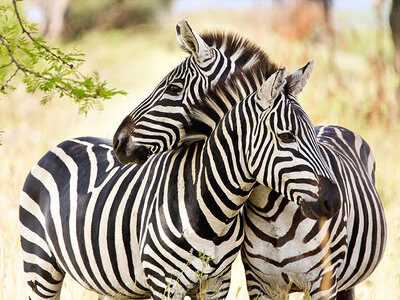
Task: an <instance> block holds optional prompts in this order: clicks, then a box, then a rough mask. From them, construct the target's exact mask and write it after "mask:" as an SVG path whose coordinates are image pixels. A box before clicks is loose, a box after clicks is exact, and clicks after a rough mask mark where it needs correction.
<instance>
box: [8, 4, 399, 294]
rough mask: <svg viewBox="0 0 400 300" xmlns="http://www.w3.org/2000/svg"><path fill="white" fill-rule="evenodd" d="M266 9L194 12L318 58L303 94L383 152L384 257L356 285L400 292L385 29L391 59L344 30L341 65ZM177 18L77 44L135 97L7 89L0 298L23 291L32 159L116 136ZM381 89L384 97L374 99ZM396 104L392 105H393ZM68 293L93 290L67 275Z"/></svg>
mask: <svg viewBox="0 0 400 300" xmlns="http://www.w3.org/2000/svg"><path fill="white" fill-rule="evenodd" d="M262 13H263V12H259V13H258V14H254V15H250V16H248V15H244V14H240V15H237V16H236V15H234V16H233V18H230V19H227V18H224V17H222V16H221V15H219V14H217V13H215V14H207V18H206V17H205V16H204V15H201V16H199V15H193V16H191V17H188V20H189V21H191V24H192V25H193V27H194V28H195V29H196V30H198V31H201V30H203V29H207V28H208V29H209V28H221V29H227V28H229V29H230V30H232V31H236V32H240V33H242V34H243V35H245V36H247V37H249V38H250V39H252V40H254V41H257V43H258V44H259V45H261V46H262V47H263V48H264V49H265V50H266V51H267V52H268V53H270V54H271V58H272V59H273V60H274V61H276V62H278V63H279V64H280V65H286V66H287V67H288V69H289V71H293V70H295V69H297V68H298V67H300V66H302V65H304V64H305V63H306V62H307V61H308V60H309V59H311V58H313V59H315V61H316V66H315V70H314V74H313V75H312V77H311V80H310V83H309V84H308V86H307V87H306V89H305V91H304V93H303V95H302V97H301V99H300V100H301V102H302V104H303V106H304V108H305V110H306V111H307V112H308V113H309V115H310V117H311V119H312V120H313V122H314V124H338V125H342V126H345V127H348V128H350V129H352V130H354V131H356V132H358V133H360V134H361V135H362V136H363V137H364V138H365V139H366V140H367V141H368V143H369V144H370V145H371V147H372V149H373V151H374V153H375V156H376V160H377V187H378V190H379V193H380V195H381V197H382V200H383V203H384V206H385V210H386V214H387V223H388V230H389V232H388V233H389V235H388V244H387V248H386V253H385V257H384V259H383V261H382V263H381V264H380V265H379V267H378V269H377V270H376V271H375V272H374V274H373V275H372V276H371V277H370V278H369V279H368V280H366V281H365V282H364V283H362V284H361V285H360V286H359V287H358V288H357V291H356V293H357V299H400V291H399V290H400V208H399V206H398V205H397V203H396V202H397V197H398V195H399V194H400V185H399V183H400V155H399V154H400V152H399V149H400V142H399V137H400V126H399V125H398V124H399V121H400V119H399V108H398V107H396V104H395V99H394V90H395V85H396V84H397V83H398V81H399V80H398V78H396V77H395V74H394V71H393V69H392V67H391V66H389V63H390V52H391V48H390V44H389V39H388V35H387V32H385V33H384V41H385V42H384V43H385V44H384V46H385V48H384V49H385V52H384V57H383V60H384V63H385V64H384V65H381V66H378V68H373V63H374V62H375V61H376V56H374V55H375V54H374V53H375V50H376V49H375V48H374V47H375V41H374V40H373V38H372V39H371V35H370V34H369V33H363V32H357V33H356V34H352V35H351V34H349V33H345V32H342V33H339V34H338V40H337V49H336V50H337V51H336V55H335V66H336V68H335V70H336V71H335V70H334V69H332V65H331V64H330V56H329V53H330V50H329V48H328V46H327V45H325V44H318V43H312V42H310V41H302V42H299V41H293V40H285V39H282V38H280V37H279V36H277V35H276V34H274V33H273V32H272V31H270V30H269V26H268V24H267V23H265V22H263V18H262V16H261V15H260V14H262ZM175 19H176V18H173V19H169V18H167V19H166V20H165V24H163V25H162V26H157V25H153V26H141V27H135V28H132V29H130V30H128V31H126V32H120V31H115V32H108V33H100V32H94V33H91V34H89V35H87V36H86V37H85V38H84V39H83V40H82V41H80V45H79V48H81V49H82V50H83V51H84V52H85V53H86V54H87V61H88V62H87V64H86V68H87V69H88V70H91V69H97V70H99V71H100V74H101V75H102V76H103V78H104V79H107V80H108V81H109V82H110V83H111V84H112V85H113V86H115V87H117V88H121V89H125V90H127V91H128V92H129V93H130V96H129V97H118V98H116V99H113V100H112V101H110V102H108V103H106V104H105V106H104V111H102V112H98V111H93V112H90V113H89V115H88V116H87V117H85V116H83V115H78V114H77V107H75V106H74V105H73V104H72V103H70V102H69V101H68V100H67V99H62V100H58V99H55V100H54V101H53V102H52V103H50V104H49V105H47V106H45V107H42V106H40V105H39V104H38V99H39V97H38V96H31V95H27V94H26V93H25V92H24V90H23V87H20V88H18V89H17V90H16V91H15V92H14V93H12V94H10V95H9V96H7V97H2V99H1V102H0V130H4V131H5V133H4V134H3V136H2V137H1V140H2V142H3V146H2V147H0V161H1V162H2V165H1V171H0V211H2V212H3V213H2V217H1V219H0V299H26V291H25V285H24V282H23V280H22V265H21V260H20V246H19V237H18V231H19V229H18V198H19V193H20V190H21V188H22V184H23V181H24V179H25V177H26V175H27V174H28V172H29V170H30V168H31V167H32V166H33V165H34V164H35V163H36V162H37V161H38V160H39V158H40V157H41V156H42V155H43V154H44V153H45V152H46V151H47V150H48V149H49V148H50V147H52V146H54V145H55V144H57V143H59V142H60V141H62V140H64V139H67V138H71V137H76V136H86V135H92V136H101V137H108V138H111V137H112V135H113V133H114V131H115V130H116V128H117V126H118V125H119V123H120V121H121V120H122V118H123V117H124V116H125V115H126V114H127V113H129V112H130V111H131V110H132V108H133V107H134V106H135V105H136V104H137V103H138V102H139V101H140V100H141V99H144V97H145V96H146V95H147V94H148V93H149V92H150V91H151V89H152V88H153V87H154V86H155V85H156V84H157V83H158V82H159V80H161V78H162V77H163V76H164V75H165V74H166V73H167V72H168V71H169V70H171V69H172V68H173V67H174V66H175V65H177V64H178V62H180V61H181V60H182V59H183V57H184V55H185V54H184V53H182V52H181V51H180V50H179V49H178V46H177V43H176V41H175V35H174V21H175ZM216 20H218V21H216ZM232 20H234V21H232ZM249 20H251V21H249ZM373 36H375V35H373ZM366 45H367V46H366ZM66 46H69V45H66ZM365 47H368V48H365ZM359 49H362V51H358V50H359ZM382 90H383V94H382ZM378 91H381V92H380V93H379V94H378ZM377 95H379V97H380V98H379V99H378V106H376V105H375V106H373V103H376V100H377ZM393 108H394V109H395V110H396V111H395V112H394V113H393V111H390V109H393ZM242 271H243V270H242V269H241V268H240V264H237V265H236V266H235V271H234V274H235V276H234V282H235V285H237V286H240V287H241V288H240V289H239V290H238V289H237V288H235V289H234V290H233V291H232V294H231V296H230V297H231V299H232V298H233V299H244V298H246V291H245V287H244V282H243V273H242ZM62 298H63V299H96V296H95V295H94V294H92V293H90V292H88V291H85V290H83V289H82V288H80V287H79V286H78V285H76V284H74V283H72V281H71V280H70V279H68V280H67V281H66V283H65V288H64V294H63V295H62Z"/></svg>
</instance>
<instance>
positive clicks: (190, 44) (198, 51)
mask: <svg viewBox="0 0 400 300" xmlns="http://www.w3.org/2000/svg"><path fill="white" fill-rule="evenodd" d="M176 37H177V38H178V41H179V44H180V45H181V46H182V47H183V48H184V49H185V50H187V51H188V52H189V53H191V54H193V55H194V56H195V57H196V59H197V60H198V61H199V62H204V61H206V60H208V59H209V58H211V57H212V56H213V54H212V51H211V49H210V47H208V45H207V44H206V43H205V42H204V40H203V39H202V38H201V37H200V35H199V34H198V33H197V32H196V31H194V30H193V29H192V28H191V27H190V26H189V23H188V22H187V21H185V20H179V21H178V23H177V24H176Z"/></svg>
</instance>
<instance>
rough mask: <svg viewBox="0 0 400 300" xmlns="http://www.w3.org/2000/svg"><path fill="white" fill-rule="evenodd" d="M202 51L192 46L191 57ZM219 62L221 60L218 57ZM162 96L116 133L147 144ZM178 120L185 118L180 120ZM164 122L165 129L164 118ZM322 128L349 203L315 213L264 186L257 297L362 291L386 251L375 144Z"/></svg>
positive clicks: (256, 201) (250, 238) (246, 78)
mask: <svg viewBox="0 0 400 300" xmlns="http://www.w3.org/2000/svg"><path fill="white" fill-rule="evenodd" d="M226 39H229V38H228V37H226ZM197 43H198V44H201V43H202V40H201V39H197ZM260 52H262V51H260V50H259V49H258V50H257V51H255V52H253V58H254V60H253V61H257V58H263V57H264V58H265V55H263V54H262V53H260ZM195 53H196V52H195V51H192V53H191V54H192V56H191V57H193V56H195ZM192 59H193V58H192ZM214 65H215V67H216V66H217V65H218V61H215V62H214ZM266 65H268V66H269V68H270V70H274V69H276V67H275V65H273V64H271V63H270V62H268V61H267V62H266ZM265 70H267V68H266V66H265V64H264V65H263V64H260V62H259V61H258V62H257V63H255V64H253V65H251V66H250V67H249V69H248V70H242V71H241V76H242V79H243V80H242V83H241V87H240V88H238V89H237V90H236V91H235V92H234V94H235V95H230V96H229V97H225V99H222V100H221V99H219V97H218V95H217V97H215V98H214V99H213V100H215V103H212V104H211V103H209V104H210V108H209V110H210V112H209V114H210V118H213V117H212V116H215V115H221V113H220V112H221V111H222V112H223V111H226V110H227V109H229V108H230V107H231V106H232V105H234V103H237V102H238V101H240V99H243V98H244V97H246V95H248V94H250V93H251V92H252V91H254V90H255V89H257V87H258V86H259V85H260V84H261V82H262V78H263V76H262V75H263V74H265V73H266V74H269V72H270V70H268V71H265ZM236 73H238V72H236ZM229 81H230V80H229V79H228V80H227V82H228V83H229ZM171 82H173V80H172V81H171ZM225 84H226V83H225ZM218 85H220V86H222V84H217V85H216V86H218ZM192 88H193V87H192ZM188 90H190V88H187V87H186V86H183V87H182V88H181V91H180V95H183V96H182V97H186V95H187V92H188ZM209 93H210V92H209ZM211 94H213V90H212V89H211ZM228 94H229V93H228ZM195 97H196V96H195V95H193V94H191V98H190V99H192V102H184V101H183V102H175V103H169V105H170V108H169V109H170V111H173V110H175V109H176V107H179V109H181V110H183V111H184V113H183V114H185V113H186V115H184V116H181V117H182V118H183V119H190V111H191V106H192V107H193V106H194V107H195V106H196V104H195V102H196V101H195ZM200 98H201V96H200ZM222 98H224V97H222ZM160 103H161V102H160ZM157 104H158V103H157V101H154V102H153V103H152V104H151V105H149V106H147V107H146V108H145V109H144V108H141V107H139V108H137V109H136V110H135V111H134V113H132V114H130V115H128V117H127V118H126V119H125V120H124V122H123V123H122V124H121V126H120V128H119V129H118V130H117V132H116V134H115V136H114V145H115V140H118V139H119V135H120V133H121V132H125V133H127V135H126V136H125V141H127V143H128V145H127V148H129V143H132V144H135V143H137V144H139V145H140V144H141V142H140V141H139V140H138V139H137V136H138V134H137V130H136V127H137V128H142V127H143V126H145V125H144V124H147V123H148V119H146V116H147V115H152V114H153V113H154V111H157ZM172 119H173V116H172V115H171V114H169V115H168V113H165V114H164V115H163V122H164V123H169V121H171V122H173V121H172ZM214 122H215V123H218V118H216V119H215V118H214ZM150 123H151V122H150ZM153 123H157V122H154V121H153ZM127 124H132V126H126V125H127ZM171 124H172V123H171ZM126 127H129V131H127V130H125V129H126ZM177 128H182V126H181V125H177ZM198 129H199V128H195V129H194V131H197V130H198ZM158 130H159V131H160V132H163V130H165V128H164V129H163V124H160V126H159V127H158ZM190 130H192V128H190V126H189V130H186V132H185V131H181V132H180V135H179V136H178V135H176V136H175V137H174V138H173V139H172V140H171V141H170V142H169V144H168V145H167V144H163V145H162V146H160V147H158V148H157V149H155V150H154V151H153V150H149V153H157V152H160V151H165V150H170V149H173V148H174V147H176V145H178V144H179V143H180V142H181V141H182V140H185V139H186V137H185V135H190V134H191V131H190ZM200 131H201V130H200ZM209 132H211V131H209ZM315 132H316V134H317V141H318V147H319V149H320V151H321V154H322V156H323V157H324V158H325V160H326V162H327V163H328V164H329V166H330V168H331V170H332V171H333V173H334V176H335V177H336V178H337V180H340V194H341V195H340V198H341V203H342V204H341V210H340V212H339V214H338V215H336V216H334V217H333V218H332V219H329V220H320V221H315V220H311V219H308V218H305V217H304V214H303V211H302V209H301V208H299V206H298V205H297V204H296V203H293V202H292V201H289V200H288V199H287V198H285V197H283V196H282V195H280V194H279V193H276V192H275V191H273V190H271V189H268V188H265V187H256V188H255V189H254V191H253V192H252V194H251V195H250V198H249V201H248V202H247V203H246V204H245V207H244V213H243V216H244V219H245V224H244V228H245V232H246V234H245V242H244V245H243V249H242V256H243V258H244V261H245V266H246V272H247V281H248V287H249V291H250V295H251V297H257V296H261V297H264V298H268V297H269V298H272V299H275V298H280V297H285V295H286V294H287V292H288V286H289V285H291V286H292V291H295V290H302V291H305V292H307V293H310V294H311V295H312V298H313V299H320V298H335V297H336V295H337V296H338V297H339V298H341V297H344V298H343V299H345V298H346V297H347V298H348V299H351V298H352V297H354V286H355V285H356V284H357V283H359V282H361V281H362V280H364V279H365V278H367V277H368V276H369V275H370V274H371V273H372V271H373V270H374V269H375V267H376V266H377V264H378V263H379V261H380V260H381V258H382V256H383V252H384V248H385V244H386V224H385V218H384V212H383V208H382V204H381V201H380V199H379V196H378V194H377V192H376V189H375V186H374V184H375V182H374V171H375V161H374V158H373V155H372V152H371V150H370V148H369V146H368V144H367V143H366V142H365V141H363V140H362V138H361V137H359V136H358V135H357V134H356V133H353V132H351V131H350V130H347V129H344V128H339V127H336V126H322V127H316V128H315ZM206 135H207V133H206ZM140 139H141V140H142V141H146V142H145V143H142V144H141V145H145V146H148V145H155V144H157V143H158V144H160V142H159V140H158V138H157V137H156V136H152V135H151V134H149V133H146V132H141V135H140ZM118 146H119V147H115V150H116V151H117V153H118V154H121V155H122V156H123V157H124V156H125V153H124V149H123V147H121V144H118ZM152 149H154V147H153V148H152ZM127 156H129V155H127ZM118 157H119V156H118ZM144 160H145V159H144ZM126 161H129V159H127V160H126ZM328 253H331V255H328ZM321 262H323V263H321ZM347 298H346V299H347Z"/></svg>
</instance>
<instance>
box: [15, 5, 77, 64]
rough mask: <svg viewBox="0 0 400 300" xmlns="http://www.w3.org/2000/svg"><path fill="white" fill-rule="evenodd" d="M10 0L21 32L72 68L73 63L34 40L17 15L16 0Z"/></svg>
mask: <svg viewBox="0 0 400 300" xmlns="http://www.w3.org/2000/svg"><path fill="white" fill-rule="evenodd" d="M12 2H13V5H14V11H15V15H16V16H17V19H18V23H19V26H20V27H21V29H22V33H23V34H26V35H27V36H28V37H29V39H30V40H31V41H32V42H33V43H34V44H35V45H37V46H39V47H41V48H43V49H44V50H46V52H48V53H50V54H51V55H53V56H54V57H55V58H56V59H58V60H59V61H61V62H62V63H63V64H65V65H67V66H68V67H70V68H71V69H73V68H74V65H73V64H68V63H67V62H66V61H65V60H64V59H63V58H62V57H61V56H59V55H57V54H55V53H54V52H53V51H51V50H50V49H49V48H48V47H46V46H45V45H43V44H41V43H38V42H37V40H36V39H35V38H34V37H32V35H31V33H30V32H29V31H28V30H26V29H25V26H24V24H23V22H22V19H21V16H20V15H19V11H18V8H17V1H16V0H12Z"/></svg>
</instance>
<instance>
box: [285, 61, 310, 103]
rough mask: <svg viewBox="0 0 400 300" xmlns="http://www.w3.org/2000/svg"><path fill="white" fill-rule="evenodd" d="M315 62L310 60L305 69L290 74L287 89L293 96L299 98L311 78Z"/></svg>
mask: <svg viewBox="0 0 400 300" xmlns="http://www.w3.org/2000/svg"><path fill="white" fill-rule="evenodd" d="M313 67H314V60H310V61H309V62H308V63H307V64H306V65H305V66H304V67H302V68H301V69H298V70H297V71H296V72H294V73H292V74H290V75H289V76H288V77H287V78H286V80H287V85H286V87H287V89H288V91H289V93H291V94H292V95H293V96H297V95H298V94H299V93H300V92H301V91H302V90H303V88H304V86H305V85H306V83H307V80H308V78H310V76H311V72H312V69H313Z"/></svg>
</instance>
